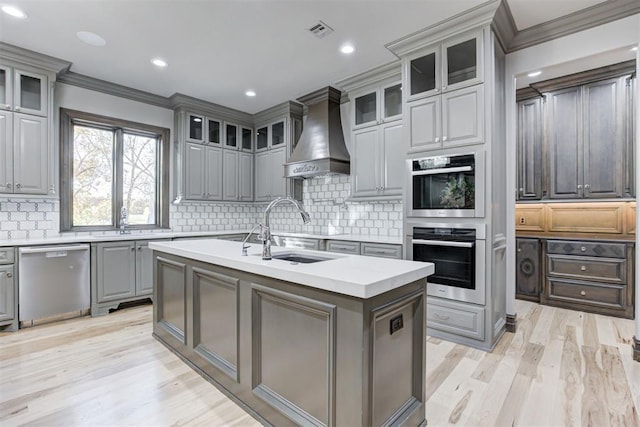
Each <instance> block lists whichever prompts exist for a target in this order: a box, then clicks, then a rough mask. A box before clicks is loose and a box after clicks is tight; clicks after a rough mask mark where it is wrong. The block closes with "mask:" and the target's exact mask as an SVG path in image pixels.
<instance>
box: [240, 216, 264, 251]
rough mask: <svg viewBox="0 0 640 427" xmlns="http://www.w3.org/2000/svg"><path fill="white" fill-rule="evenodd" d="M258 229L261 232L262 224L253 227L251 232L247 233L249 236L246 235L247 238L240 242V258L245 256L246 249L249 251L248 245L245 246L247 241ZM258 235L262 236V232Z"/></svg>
mask: <svg viewBox="0 0 640 427" xmlns="http://www.w3.org/2000/svg"><path fill="white" fill-rule="evenodd" d="M258 227H260V229H261V230H262V224H256V225H254V226H253V228H252V229H251V231H249V234H247V237H245V238H244V240H243V241H242V256H247V249H249V245H247V240H249V239H250V238H251V235H252V234H253V232H254V231H255V230H256V228H258ZM260 235H262V231H260Z"/></svg>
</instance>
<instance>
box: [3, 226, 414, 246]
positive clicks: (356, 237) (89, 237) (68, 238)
mask: <svg viewBox="0 0 640 427" xmlns="http://www.w3.org/2000/svg"><path fill="white" fill-rule="evenodd" d="M248 232H249V230H244V229H239V230H220V231H192V232H174V231H170V230H167V231H154V232H149V233H144V232H142V233H139V232H134V233H131V234H115V233H114V234H85V235H74V234H68V235H65V234H62V235H58V236H54V237H46V238H43V237H39V238H32V239H11V240H0V247H7V246H40V245H60V244H68V243H92V242H111V241H120V240H157V239H175V238H189V237H203V236H205V237H208V236H210V237H215V236H222V235H227V234H246V233H248ZM271 234H273V235H277V236H291V237H306V238H310V239H327V240H349V241H356V242H370V243H386V244H395V245H401V244H402V238H401V237H391V236H372V235H360V234H304V233H289V232H280V231H278V230H275V231H272V232H271Z"/></svg>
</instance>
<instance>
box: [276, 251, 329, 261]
mask: <svg viewBox="0 0 640 427" xmlns="http://www.w3.org/2000/svg"><path fill="white" fill-rule="evenodd" d="M271 258H272V259H279V260H282V261H289V262H293V263H298V264H312V263H314V262H321V261H329V260H332V259H335V258H332V257H323V256H317V255H309V254H304V253H297V252H282V253H276V254H273V255H271Z"/></svg>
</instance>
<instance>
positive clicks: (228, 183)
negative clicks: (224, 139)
mask: <svg viewBox="0 0 640 427" xmlns="http://www.w3.org/2000/svg"><path fill="white" fill-rule="evenodd" d="M238 155H239V153H238V152H237V151H230V150H224V153H223V156H224V163H223V167H222V171H223V178H222V185H223V188H224V191H223V194H222V199H223V200H238V198H239V194H238V174H239V172H238Z"/></svg>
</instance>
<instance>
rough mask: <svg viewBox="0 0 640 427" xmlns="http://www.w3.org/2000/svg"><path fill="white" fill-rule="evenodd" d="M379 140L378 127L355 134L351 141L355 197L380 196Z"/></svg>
mask: <svg viewBox="0 0 640 427" xmlns="http://www.w3.org/2000/svg"><path fill="white" fill-rule="evenodd" d="M378 138H379V136H378V128H377V127H372V128H366V129H362V130H359V131H356V132H353V139H352V141H351V186H352V191H351V194H352V196H353V197H370V196H377V195H379V194H380V191H379V188H380V186H381V185H380V184H379V182H380V180H379V179H378V173H379V172H378V171H379V169H380V166H379V162H378V156H379V155H378V150H379V148H378Z"/></svg>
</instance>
